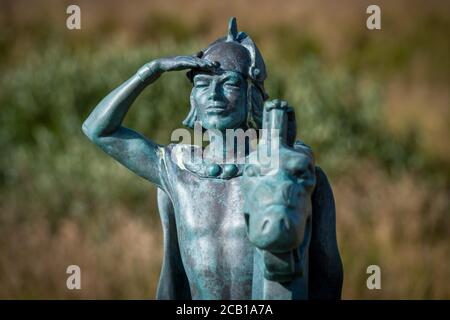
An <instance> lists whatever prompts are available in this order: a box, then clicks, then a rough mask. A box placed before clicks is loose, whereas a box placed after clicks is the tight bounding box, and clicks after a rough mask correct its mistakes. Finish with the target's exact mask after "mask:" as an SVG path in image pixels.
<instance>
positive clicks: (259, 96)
mask: <svg viewBox="0 0 450 320" xmlns="http://www.w3.org/2000/svg"><path fill="white" fill-rule="evenodd" d="M266 99H267V95H266V94H263V93H262V92H261V90H260V89H259V88H258V87H256V86H255V85H254V84H253V83H251V82H250V81H249V82H248V87H247V120H246V123H245V126H246V128H243V129H249V128H253V129H255V130H258V129H261V127H262V118H263V110H264V101H265V100H266ZM190 102H191V109H190V110H189V114H188V115H187V117H186V119H184V121H183V124H184V125H185V126H186V127H188V128H191V129H193V128H194V123H195V121H197V120H198V119H197V117H198V116H197V106H196V105H195V103H194V98H193V95H192V93H191V97H190Z"/></svg>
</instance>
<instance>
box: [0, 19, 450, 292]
mask: <svg viewBox="0 0 450 320" xmlns="http://www.w3.org/2000/svg"><path fill="white" fill-rule="evenodd" d="M175 12H176V11H175ZM418 17H419V18H418V22H417V24H414V26H413V27H412V28H409V29H407V30H406V31H404V33H402V36H401V37H400V38H398V37H391V36H389V35H387V34H386V33H378V34H374V35H373V36H372V35H369V34H368V31H367V30H365V29H364V28H361V29H360V30H358V31H355V30H353V32H350V33H349V35H347V38H346V39H347V43H346V44H345V45H343V49H342V50H341V51H340V52H339V53H338V54H337V55H335V56H334V57H331V55H330V54H329V51H330V50H329V47H328V46H327V42H328V38H326V37H323V36H322V37H321V36H318V35H317V34H315V33H314V32H313V31H311V30H302V31H301V32H299V31H298V30H297V29H296V27H295V26H294V25H293V24H292V23H286V22H279V23H278V24H276V25H275V27H271V28H270V29H265V25H264V24H261V25H260V26H259V27H258V28H257V29H254V30H252V29H250V30H248V33H249V34H251V35H252V36H254V38H255V39H257V41H258V44H259V43H261V44H259V47H260V49H261V51H262V52H263V54H264V56H265V57H266V64H267V66H268V70H269V78H268V80H267V83H266V88H267V91H268V93H269V95H270V97H271V98H283V99H286V100H288V101H289V102H290V103H291V104H292V105H293V106H294V107H295V108H296V115H297V121H298V126H299V134H298V137H299V138H301V139H302V140H304V141H305V142H306V143H307V144H309V145H311V146H312V148H313V150H314V151H315V154H316V157H317V162H318V164H319V165H320V166H321V167H323V168H324V169H325V171H326V172H327V173H328V175H329V176H330V178H331V181H332V184H333V185H335V192H336V201H337V206H338V236H339V240H340V249H341V252H342V255H343V258H344V267H345V269H346V284H345V287H344V297H348V298H408V297H410V298H444V297H446V298H449V297H450V291H449V290H448V288H443V287H442V286H445V284H444V283H445V281H443V279H442V277H444V280H445V277H447V276H448V275H449V274H448V271H441V270H442V265H441V263H442V262H440V261H444V263H445V261H446V260H448V255H449V244H448V227H449V226H450V217H449V215H448V213H449V212H450V203H449V197H448V195H449V190H450V161H449V159H450V158H448V153H434V152H430V150H433V148H429V147H425V144H428V143H429V141H430V140H426V139H425V136H426V132H424V127H421V126H420V125H418V124H417V123H415V122H411V123H408V124H407V126H406V129H405V130H394V129H393V128H392V126H390V122H389V119H390V118H391V110H389V109H388V108H387V107H386V106H387V105H388V101H387V100H388V98H389V95H388V94H387V89H388V85H389V84H390V83H391V82H390V81H391V80H392V79H394V80H395V81H400V82H401V83H403V82H408V81H410V79H411V77H412V75H411V74H412V73H414V70H415V69H416V65H419V67H420V68H419V69H420V70H422V69H423V70H424V71H423V72H421V73H420V76H421V79H422V80H423V82H425V83H427V84H431V85H430V87H435V86H437V87H438V88H440V86H439V85H441V86H443V87H444V88H445V87H447V89H448V84H449V73H448V70H449V41H448V38H449V37H448V30H450V29H449V24H450V22H449V21H450V17H449V16H448V15H445V14H440V13H439V12H437V13H436V12H433V13H432V14H428V15H426V14H423V15H421V14H420V13H419V14H418ZM3 18H4V20H3V19H2V20H0V21H1V22H2V24H0V27H1V28H2V30H3V31H2V32H1V33H0V106H1V110H2V116H1V117H0V146H1V149H2V157H1V158H0V197H1V205H0V206H1V214H0V234H2V238H1V241H0V242H2V243H3V244H2V245H1V246H0V252H3V253H4V256H3V257H0V283H2V282H3V283H4V284H5V285H4V288H3V289H0V296H1V297H11V296H14V297H39V296H44V297H71V296H70V295H69V296H68V294H67V293H66V292H64V291H62V289H57V288H56V287H57V284H55V283H56V280H54V281H55V283H53V282H52V281H53V280H49V279H47V278H45V277H44V278H42V277H43V276H42V275H41V274H39V273H36V274H34V273H33V272H32V271H30V270H28V269H27V264H29V265H31V261H32V260H31V258H29V259H26V258H23V257H22V258H17V257H16V256H15V252H16V251H20V250H26V248H24V247H21V244H20V243H16V242H15V241H12V239H15V234H20V230H22V229H21V228H26V226H27V225H28V226H32V225H33V224H32V223H34V222H33V221H38V222H39V223H41V222H42V221H44V222H45V223H44V227H42V228H43V229H44V230H47V229H46V227H45V226H47V224H48V228H49V229H48V235H47V234H45V232H44V231H42V232H44V235H42V238H40V239H41V242H42V244H43V246H44V244H45V243H47V244H48V243H50V244H52V243H53V242H52V241H57V242H60V243H63V244H64V243H65V244H67V243H71V244H72V242H70V241H69V240H67V241H69V242H65V241H61V238H60V237H63V239H65V238H64V237H65V235H66V234H65V233H64V232H63V233H61V230H65V229H64V228H63V226H65V224H66V223H67V221H69V222H75V223H76V225H77V226H79V227H77V228H78V229H77V228H75V229H74V230H76V231H73V230H72V229H70V230H72V231H73V232H74V234H75V235H72V236H73V237H75V238H74V239H75V240H73V241H74V242H75V243H77V242H78V241H81V240H77V239H78V238H77V237H80V238H81V239H82V238H84V237H86V236H87V237H88V239H91V240H89V241H92V242H89V241H88V240H85V241H88V242H87V244H86V243H85V242H83V243H85V244H84V247H83V248H84V250H88V251H89V250H92V255H94V256H97V258H98V257H103V259H111V261H114V259H115V258H114V257H117V255H121V254H122V255H123V256H121V257H122V258H123V259H125V260H126V259H128V258H129V257H127V255H126V254H125V252H127V250H129V246H132V245H133V242H126V241H128V240H129V238H127V237H125V238H124V239H125V240H123V241H125V243H122V246H120V245H117V247H114V248H111V249H110V250H111V252H112V253H111V254H110V255H106V254H104V253H99V252H97V251H96V250H98V249H95V248H94V247H95V246H97V245H98V246H99V247H101V244H102V243H105V242H108V241H109V242H111V243H113V244H114V243H121V241H122V240H121V241H119V240H117V241H116V240H114V239H116V238H113V237H115V233H114V232H115V231H117V230H121V229H120V228H119V229H117V228H118V227H117V221H123V220H124V219H125V221H128V220H126V219H131V220H130V221H134V222H130V225H132V226H134V227H133V228H134V229H133V228H131V229H132V231H130V232H138V231H139V232H141V233H142V237H144V234H150V233H151V234H153V233H156V234H159V229H158V228H156V229H155V227H154V226H155V225H158V222H157V219H155V217H156V216H157V209H156V197H155V192H154V191H155V190H154V188H153V187H151V186H149V184H147V183H146V182H145V181H144V180H142V179H140V178H137V177H136V176H134V175H132V174H130V173H129V172H128V171H127V170H126V169H124V168H122V167H120V165H119V164H117V163H115V162H114V161H113V160H112V159H110V158H108V157H107V156H106V155H105V154H103V153H102V152H101V151H100V150H99V149H97V148H96V147H95V146H93V145H92V144H91V143H89V141H88V140H87V139H86V138H85V137H84V135H83V134H82V132H81V124H82V122H83V120H84V119H85V118H86V117H87V115H88V114H89V112H90V111H91V110H92V108H93V107H94V106H95V105H96V104H97V103H98V102H99V101H100V100H101V98H102V97H104V96H105V95H106V94H107V93H108V92H109V91H111V90H112V89H113V88H115V87H116V86H118V85H119V84H121V83H122V82H123V81H125V80H126V79H127V78H128V77H130V76H131V75H132V74H133V73H134V72H136V70H137V69H138V68H139V67H140V66H141V65H143V64H144V63H145V62H148V61H150V60H152V59H154V58H157V57H161V56H167V55H178V54H191V53H193V52H196V51H198V50H199V49H200V48H203V47H205V46H206V45H207V44H208V41H210V40H211V39H209V38H208V40H205V38H206V37H208V36H207V34H206V33H205V30H208V29H210V28H213V25H215V24H220V25H223V26H225V25H226V19H225V18H224V19H223V21H211V20H208V19H207V18H204V17H203V18H202V19H199V20H196V22H195V23H194V22H192V21H184V20H182V19H179V16H178V14H176V13H173V14H167V13H160V14H157V13H154V12H152V14H151V17H150V18H148V19H147V20H146V22H145V23H143V24H142V25H141V26H140V29H139V30H137V31H136V30H135V31H134V32H133V38H132V39H131V40H130V39H129V38H127V39H128V40H126V41H124V40H123V39H122V38H120V37H115V36H114V34H116V33H119V31H121V25H120V24H118V22H116V21H115V20H114V18H113V17H109V18H108V19H103V20H99V22H98V24H97V28H96V29H91V30H92V31H91V32H90V33H88V32H78V33H77V32H69V31H67V30H64V28H56V27H55V23H56V22H55V21H52V20H51V19H48V20H45V19H44V20H43V19H42V17H40V18H39V17H38V18H36V20H27V21H26V22H25V23H18V22H17V21H15V20H14V18H13V17H9V18H8V17H7V16H6V14H5V15H4V16H3ZM390 19H393V17H391V18H389V15H388V16H387V18H386V20H385V24H384V25H383V28H386V29H388V28H389V26H390ZM223 29H224V28H223ZM342 30H343V32H344V31H345V30H346V26H342ZM388 30H389V29H388ZM246 31H247V30H246ZM218 36H222V34H217V35H215V36H214V37H218ZM417 61H418V62H417ZM399 77H400V80H398V79H399ZM189 92H190V84H189V82H188V80H187V79H186V77H185V76H184V74H183V73H171V74H166V75H164V76H163V77H162V78H161V79H160V80H159V81H158V82H157V83H155V84H154V85H152V86H151V87H150V88H148V89H147V90H146V91H145V92H144V93H143V95H142V96H141V97H140V98H139V99H138V100H137V101H136V103H135V105H134V106H133V108H132V109H131V111H130V112H129V114H128V116H127V118H126V122H125V124H126V125H127V126H129V127H131V128H134V129H136V130H138V131H140V132H143V133H144V134H145V135H146V136H148V137H150V138H152V139H154V140H155V141H157V142H159V143H169V138H170V134H171V132H172V131H173V130H174V129H175V128H178V127H180V126H181V121H182V120H183V119H184V117H185V115H186V114H187V111H188V107H189ZM432 93H433V94H435V92H434V91H433V92H432ZM443 95H444V97H445V92H444V93H443ZM445 107H448V101H447V106H445V105H444V108H445ZM422 112H423V113H426V112H427V106H423V110H422ZM443 114H444V116H445V114H448V113H443ZM396 117H399V116H398V113H397V115H396ZM400 118H401V116H400ZM443 121H444V123H449V119H444V120H443ZM447 129H448V127H447ZM449 132H450V131H443V132H440V134H441V135H442V136H440V138H444V137H445V134H447V133H449ZM364 190H365V191H364ZM405 190H406V191H405ZM372 197H375V198H372ZM386 197H387V198H386ZM411 199H414V200H411ZM409 201H412V202H411V203H412V206H413V207H412V208H410V207H408V202H409ZM410 209H411V210H410ZM379 211H383V212H386V214H389V215H390V216H389V217H386V216H384V215H383V213H382V214H381V215H380V213H379ZM117 212H119V213H117ZM339 215H342V218H340V216H339ZM391 216H392V217H391ZM124 217H125V218H124ZM133 219H138V220H136V221H137V222H136V221H135V220H133ZM386 219H388V220H386ZM391 219H392V220H391ZM410 220H417V221H415V222H411V226H414V227H411V226H406V225H405V224H408V221H410ZM383 221H384V222H383ZM386 221H388V222H389V223H387V224H386ZM383 223H385V224H383ZM139 224H142V225H143V226H144V227H142V228H141V227H136V225H139ZM417 224H418V227H417V228H418V229H420V230H419V231H418V230H416V229H417V228H416V227H415V226H416V225H417ZM38 225H39V226H42V225H41V224H38ZM394 226H395V228H393V227H394ZM382 228H387V230H388V231H383V230H385V229H382ZM391 228H393V229H391ZM411 228H412V229H411ZM410 229H411V230H410ZM24 230H25V229H24ZM26 230H28V229H26ZM133 230H134V231H133ZM136 230H138V231H136ZM46 232H47V231H46ZM380 232H381V233H382V234H383V235H382V236H381V237H382V238H381V240H380V238H379V234H378V233H380ZM361 233H363V234H361ZM385 233H386V234H387V235H386V234H385ZM26 234H27V233H25V235H26ZM416 235H420V236H417V237H416ZM157 237H158V236H157ZM144 238H145V237H144ZM43 239H44V240H43ZM52 239H53V240H52ZM117 239H122V238H120V237H119V238H117ZM127 239H128V240H127ZM145 239H146V240H145V241H144V242H143V243H153V242H154V241H157V240H155V239H154V238H151V237H150V236H149V237H147V238H145ZM149 239H151V240H149ZM158 239H159V241H160V235H159V238H158ZM354 239H359V240H360V241H359V242H360V243H358V244H356V243H354V242H355V241H354ZM23 241H24V243H27V241H26V240H23ZM81 242H82V241H81ZM361 242H364V244H362V243H361ZM397 243H400V244H397ZM53 245H55V244H53ZM402 245H411V247H402ZM127 246H128V247H127ZM155 246H156V247H157V246H158V245H155ZM395 248H396V249H395ZM433 248H434V249H435V250H436V251H435V253H434V255H433V257H431V258H430V259H428V264H419V265H418V266H416V268H414V267H411V268H410V269H408V268H409V266H411V264H414V263H416V261H417V260H420V259H422V257H421V255H422V254H423V251H424V250H432V249H433ZM72 249H73V250H76V249H75V248H72ZM33 250H34V251H36V252H40V251H39V250H43V251H45V248H40V247H38V248H37V249H36V248H35V249H33ZM121 250H122V251H121ZM154 250H156V249H154ZM396 250H397V251H396ZM398 250H399V251H398ZM63 251H64V250H63ZM144 251H145V250H144ZM392 251H393V252H392ZM155 252H159V251H157V250H156V251H155ZM386 252H387V253H386ZM402 253H405V256H404V257H403V258H404V263H405V264H404V266H402V265H401V264H400V265H398V266H396V267H395V268H394V267H392V269H391V271H387V274H388V275H390V276H391V281H394V280H393V279H395V278H396V277H398V276H399V274H400V273H401V272H402V270H403V272H404V273H405V274H406V276H405V277H407V279H406V280H404V281H403V282H401V283H400V284H398V285H396V284H391V285H390V286H388V289H386V290H385V291H384V293H383V292H382V293H379V294H374V293H370V292H367V290H366V289H364V288H365V280H364V279H365V278H364V277H365V266H366V265H368V264H370V263H375V264H377V263H378V262H379V261H381V262H380V263H381V264H382V265H383V266H384V267H385V268H389V265H390V264H392V266H395V265H396V264H395V263H394V262H392V260H393V257H399V258H400V259H402ZM140 254H141V255H143V254H144V253H142V252H141V253H140ZM152 254H153V253H151V252H150V253H149V252H147V253H146V255H145V254H144V255H145V257H144V258H145V259H148V260H145V261H144V262H142V261H141V260H139V261H138V262H136V265H132V266H131V267H130V269H126V272H128V273H130V272H132V271H131V270H135V269H133V268H137V267H136V266H141V268H147V267H148V266H149V265H151V266H156V269H155V267H152V268H154V269H155V270H157V269H158V264H159V262H160V252H159V253H155V256H153V255H152ZM442 254H444V255H446V256H447V259H445V258H444V257H442ZM1 255H2V254H0V256H1ZM407 255H408V256H407ZM152 257H153V260H151V259H150V258H152ZM144 258H143V259H144ZM7 259H8V260H11V261H15V263H16V264H20V265H22V267H21V268H18V269H17V270H19V271H17V272H15V271H13V270H12V268H15V267H10V268H9V269H8V267H7V266H8V264H6V262H5V261H6V260H7ZM48 259H49V260H45V261H44V262H43V263H44V266H43V267H42V270H44V271H43V272H45V270H47V271H48V268H47V269H46V267H45V263H51V257H48ZM78 259H80V260H81V261H84V262H85V263H87V262H86V261H91V260H89V259H90V258H86V257H84V256H83V255H80V254H79V255H78ZM136 259H138V258H136ZM416 259H417V260H416ZM441 259H442V260H441ZM133 261H134V260H133ZM136 261H137V260H136ZM89 263H91V264H92V265H91V268H92V269H91V270H97V272H100V271H98V270H103V269H102V267H101V266H102V264H101V263H100V264H95V263H93V262H89ZM89 263H87V264H88V265H89ZM103 263H106V262H103ZM68 264H70V263H68ZM402 267H404V268H403V269H402ZM30 268H31V266H30ZM405 269H406V270H405ZM20 270H22V271H20ZM108 270H109V269H108ZM108 272H112V271H111V270H109V271H108ZM154 272H157V271H154ZM124 273H125V271H124ZM432 273H435V274H434V275H433V274H432ZM30 274H31V275H30ZM438 275H439V276H440V277H441V278H439V279H437V280H436V279H431V278H430V277H433V276H436V277H437V276H438ZM11 277H16V279H15V280H14V281H13V280H11V279H10V278H11ZM58 277H63V275H59V276H58ZM421 277H422V278H424V280H420V279H421ZM110 278H111V277H110ZM110 278H108V277H104V278H101V279H103V280H102V281H105V282H108V281H111V284H110V285H109V286H108V285H104V287H101V286H100V287H101V288H103V289H101V288H100V289H98V288H97V291H93V292H94V293H84V294H85V295H83V293H81V297H112V298H127V297H141V298H145V297H147V296H151V295H153V292H152V290H153V289H154V286H155V282H156V279H157V274H156V276H155V275H152V276H151V277H150V276H149V279H150V278H152V279H153V280H152V281H153V283H152V284H151V285H150V286H146V287H145V286H144V287H143V286H142V284H141V283H142V281H145V279H146V278H145V275H140V277H139V278H136V277H135V278H132V277H130V278H127V277H126V276H125V275H124V276H123V277H122V278H120V277H119V278H118V280H117V281H116V282H114V280H111V279H110ZM30 279H33V281H30ZM42 279H46V280H42ZM58 279H59V278H58ZM417 279H419V280H417ZM40 280H42V281H47V282H48V283H52V284H51V285H48V286H47V287H45V286H44V289H42V288H41V289H36V288H34V287H31V286H27V285H26V284H25V283H24V282H28V281H29V282H30V283H40ZM119 280H120V281H123V283H122V282H120V281H119ZM447 280H448V279H447ZM98 281H100V280H98ZM127 281H128V282H127ZM415 281H418V282H419V284H420V285H417V283H416V282H415ZM62 283H63V284H64V283H65V282H62ZM102 285H103V284H102ZM133 286H134V287H133ZM411 286H413V287H411ZM136 288H137V289H136ZM411 288H412V289H411ZM364 290H365V291H364ZM76 297H77V296H76Z"/></svg>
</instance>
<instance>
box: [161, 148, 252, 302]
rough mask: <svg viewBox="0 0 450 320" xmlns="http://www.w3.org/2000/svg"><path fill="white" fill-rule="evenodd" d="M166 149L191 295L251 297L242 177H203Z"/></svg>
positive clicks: (170, 191) (169, 186) (168, 181)
mask: <svg viewBox="0 0 450 320" xmlns="http://www.w3.org/2000/svg"><path fill="white" fill-rule="evenodd" d="M166 150H167V153H166V154H165V157H164V162H165V165H166V173H165V174H166V175H167V176H166V177H165V179H166V184H167V186H166V189H167V190H166V192H167V193H168V195H169V197H170V198H171V200H172V204H173V207H174V214H175V221H176V227H177V235H178V243H179V250H180V254H181V259H182V261H183V265H184V268H185V271H186V275H187V278H188V280H189V286H190V288H191V294H192V298H194V299H250V298H251V288H252V274H253V250H254V249H253V246H252V245H251V243H250V242H249V240H248V237H247V231H246V224H245V219H244V213H243V197H242V194H241V190H240V188H241V186H240V184H241V179H242V178H241V177H236V178H232V179H229V180H223V179H214V178H202V177H199V176H197V175H196V174H194V173H192V172H190V171H188V170H186V169H184V168H183V166H180V165H177V164H176V162H174V161H173V158H172V157H171V155H170V153H171V152H172V151H173V150H171V147H168V148H167V149H166Z"/></svg>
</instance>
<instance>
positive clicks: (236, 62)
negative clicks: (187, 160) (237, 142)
mask: <svg viewBox="0 0 450 320" xmlns="http://www.w3.org/2000/svg"><path fill="white" fill-rule="evenodd" d="M196 56H197V57H198V58H201V59H205V60H209V61H215V62H218V65H219V67H218V68H217V70H218V71H222V72H223V71H234V72H238V73H240V74H241V75H242V76H243V77H244V79H246V80H247V81H248V83H249V86H248V89H247V98H248V116H247V126H248V127H250V128H254V129H258V128H261V121H262V114H263V104H264V101H265V100H266V99H267V98H268V95H267V94H266V92H265V89H264V80H265V79H266V76H267V74H266V66H265V64H264V60H263V58H262V56H261V53H260V52H259V50H258V48H257V47H256V45H255V43H254V42H253V40H252V39H251V38H250V37H249V36H248V35H247V34H246V33H245V32H242V31H241V32H238V30H237V24H236V18H234V17H233V18H231V19H230V21H229V24H228V35H227V36H226V37H222V38H219V39H217V40H216V41H214V42H213V43H211V44H210V45H209V46H208V47H207V48H206V49H204V50H202V51H200V52H198V53H197V55H196ZM196 72H197V71H196V70H191V71H189V72H188V73H187V77H188V78H189V80H191V82H192V81H193V78H194V76H195V73H196ZM196 118H197V115H196V110H195V107H194V106H193V105H192V103H191V110H190V112H189V115H188V116H187V118H186V119H185V120H184V121H183V124H185V125H186V126H188V127H191V128H192V127H193V126H194V122H195V121H196Z"/></svg>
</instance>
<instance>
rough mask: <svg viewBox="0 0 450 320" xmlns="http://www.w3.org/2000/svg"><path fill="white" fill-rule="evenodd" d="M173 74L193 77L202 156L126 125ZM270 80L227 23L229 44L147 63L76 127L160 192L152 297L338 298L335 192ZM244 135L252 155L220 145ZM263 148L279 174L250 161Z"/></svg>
mask: <svg viewBox="0 0 450 320" xmlns="http://www.w3.org/2000/svg"><path fill="white" fill-rule="evenodd" d="M178 70H188V72H187V76H188V78H189V80H190V81H191V83H192V85H193V87H192V91H191V96H190V102H191V109H190V111H189V114H188V116H187V118H186V119H185V121H184V122H183V124H184V125H185V126H187V127H189V128H193V127H194V125H195V124H196V123H199V124H201V128H202V130H204V131H205V132H207V134H208V135H209V141H210V144H209V145H208V148H206V149H204V148H202V147H201V146H196V145H190V144H169V145H166V146H163V145H159V144H157V143H155V142H153V141H151V140H150V139H148V138H146V137H144V136H142V135H141V134H139V133H137V132H135V131H133V130H131V129H128V128H126V127H124V126H122V121H123V119H124V117H125V115H126V113H127V112H128V110H129V108H130V107H131V105H132V103H133V102H134V100H135V99H136V98H137V97H138V95H139V94H140V93H141V92H142V91H143V90H144V89H145V88H147V87H148V86H151V84H152V83H154V82H155V81H156V80H157V79H158V78H159V77H160V76H161V75H162V74H163V73H165V72H168V71H178ZM265 79H266V68H265V64H264V61H263V59H262V56H261V54H260V52H259V50H258V49H257V47H256V45H255V44H254V42H253V41H252V39H251V38H250V37H249V36H248V35H247V34H246V33H244V32H238V30H237V25H236V19H234V18H232V19H231V20H230V23H229V27H228V35H227V36H226V37H223V38H220V39H218V40H217V41H215V42H213V43H212V44H211V45H209V46H208V47H207V48H206V49H204V50H202V51H200V52H199V53H197V54H195V55H191V56H176V57H169V58H160V59H156V60H153V61H151V62H149V63H147V64H145V65H144V66H143V67H142V68H140V69H139V70H138V71H137V73H136V74H135V75H133V76H132V77H131V78H130V79H128V80H127V81H126V82H125V83H123V84H122V85H121V86H119V87H118V88H117V89H115V90H114V91H112V92H111V93H110V94H109V95H108V96H106V97H105V98H104V99H103V100H102V101H101V102H100V103H99V104H98V105H97V106H96V107H95V109H94V110H93V112H92V113H91V114H90V115H89V117H88V118H87V119H86V121H85V122H84V124H83V131H84V133H85V134H86V135H87V136H88V137H89V139H90V140H91V141H93V142H94V143H95V144H97V145H98V146H99V147H101V148H102V149H103V150H104V151H105V152H106V153H107V154H109V155H110V156H111V157H113V158H114V159H116V160H117V161H119V162H120V163H121V164H123V165H124V166H125V167H127V168H128V169H130V170H131V171H133V172H134V173H136V174H137V175H139V176H141V177H143V178H144V179H146V180H148V181H150V182H151V183H153V184H155V185H156V186H157V187H158V208H159V212H160V216H161V221H162V227H163V232H164V258H163V265H162V270H161V275H160V281H159V286H158V292H157V298H158V299H339V298H340V295H341V288H342V278H343V272H342V264H341V259H340V256H339V251H338V246H337V241H336V230H335V207H334V199H333V194H332V190H331V187H330V184H329V182H328V180H327V177H326V175H325V173H324V172H323V171H322V170H321V169H320V168H319V167H317V166H316V165H315V163H314V157H313V153H312V151H311V149H310V148H309V147H308V146H306V145H305V144H304V143H303V142H301V141H296V140H295V138H296V125H295V123H296V122H295V114H294V110H293V108H292V107H290V106H289V105H288V103H287V102H286V101H282V100H278V99H275V100H270V101H269V100H268V95H267V93H266V91H265V88H264V81H265ZM154 103H158V102H157V101H155V102H154ZM150 107H151V106H150ZM251 129H254V130H258V129H263V130H262V131H261V132H262V134H261V135H260V136H259V137H258V138H259V139H258V145H257V147H256V149H255V150H253V149H251V148H250V146H249V143H248V141H246V142H244V148H243V149H242V150H243V151H242V152H238V151H236V148H235V147H236V141H235V140H233V141H232V142H231V143H230V141H225V140H226V139H225V138H224V137H226V136H227V135H226V134H225V132H226V131H227V130H228V131H229V130H232V131H238V130H241V131H242V130H251ZM263 148H265V149H266V150H267V149H268V150H270V153H269V154H270V157H272V158H273V157H275V155H276V157H277V162H276V163H277V165H276V166H273V165H269V166H268V165H267V164H264V163H262V162H261V161H260V160H259V159H260V158H259V157H258V156H257V155H256V156H255V154H256V153H258V151H260V150H262V149H263ZM240 150H241V149H240ZM270 157H269V158H270ZM251 159H253V161H250V160H251Z"/></svg>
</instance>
